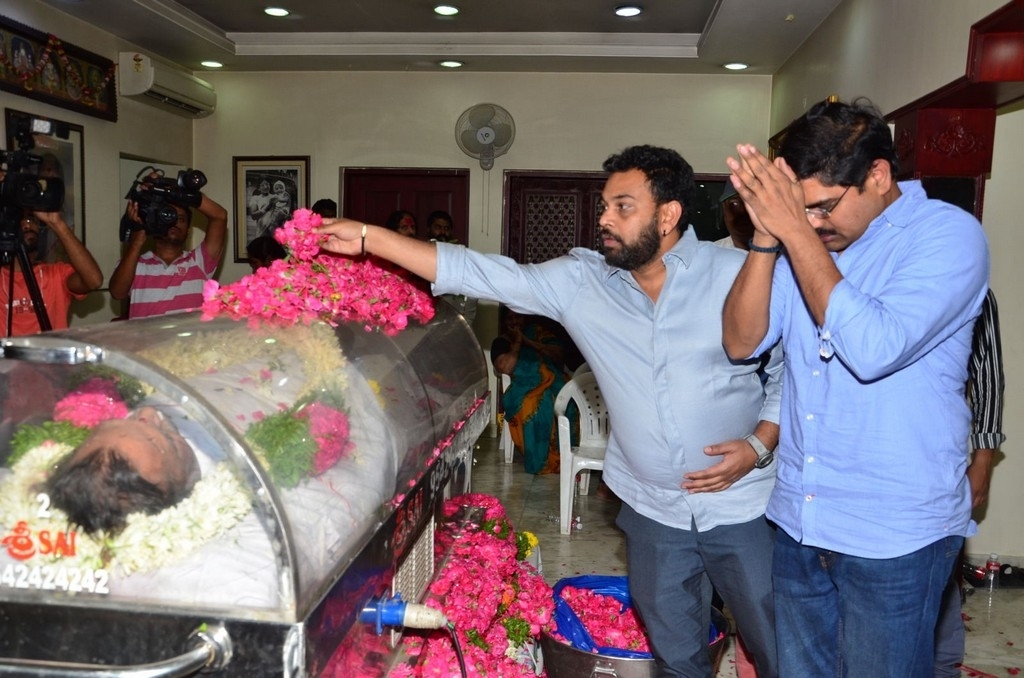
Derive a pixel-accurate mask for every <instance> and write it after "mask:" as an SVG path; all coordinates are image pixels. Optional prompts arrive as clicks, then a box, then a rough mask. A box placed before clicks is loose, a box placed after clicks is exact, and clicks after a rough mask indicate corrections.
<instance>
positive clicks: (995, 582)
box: [985, 553, 1002, 591]
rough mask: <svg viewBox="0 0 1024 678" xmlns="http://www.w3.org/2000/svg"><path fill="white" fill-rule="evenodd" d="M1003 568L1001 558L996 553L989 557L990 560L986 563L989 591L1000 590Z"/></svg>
mask: <svg viewBox="0 0 1024 678" xmlns="http://www.w3.org/2000/svg"><path fill="white" fill-rule="evenodd" d="M1001 569H1002V566H1001V565H1000V564H999V556H998V555H996V554H995V553H990V554H989V555H988V560H987V561H985V588H987V589H988V590H989V591H994V590H996V589H997V588H999V571H1000V570H1001Z"/></svg>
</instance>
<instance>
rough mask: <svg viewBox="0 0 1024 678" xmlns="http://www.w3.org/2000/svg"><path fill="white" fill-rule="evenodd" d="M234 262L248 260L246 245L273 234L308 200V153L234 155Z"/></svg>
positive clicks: (306, 203)
mask: <svg viewBox="0 0 1024 678" xmlns="http://www.w3.org/2000/svg"><path fill="white" fill-rule="evenodd" d="M234 186H235V196H234V197H235V205H234V207H235V262H237V263H241V262H245V261H248V260H249V255H248V253H247V252H246V246H247V245H248V244H249V243H250V242H252V241H253V240H254V239H256V238H258V237H260V236H264V235H267V236H272V235H273V233H274V231H275V230H277V229H278V228H280V227H281V226H282V224H284V222H286V221H288V219H290V218H291V216H292V212H294V211H295V210H296V209H298V208H300V207H306V206H307V205H308V202H309V156H308V155H304V156H235V157H234Z"/></svg>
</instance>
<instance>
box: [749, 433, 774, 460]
mask: <svg viewBox="0 0 1024 678" xmlns="http://www.w3.org/2000/svg"><path fill="white" fill-rule="evenodd" d="M744 440H746V441H747V442H748V443H750V446H751V447H753V448H754V452H756V453H757V461H755V462H754V468H765V467H766V466H768V465H769V464H771V463H772V461H773V460H774V459H775V453H774V452H772V451H771V450H769V449H768V448H767V447H765V446H764V443H762V442H761V439H760V438H758V437H757V436H755V435H754V434H753V433H751V434H750V435H749V436H747V437H746V438H744Z"/></svg>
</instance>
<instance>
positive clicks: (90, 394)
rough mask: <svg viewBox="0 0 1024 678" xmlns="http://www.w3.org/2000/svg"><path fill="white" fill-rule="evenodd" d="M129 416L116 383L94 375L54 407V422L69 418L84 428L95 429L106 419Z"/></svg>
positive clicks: (71, 421)
mask: <svg viewBox="0 0 1024 678" xmlns="http://www.w3.org/2000/svg"><path fill="white" fill-rule="evenodd" d="M126 416H128V406H127V405H125V403H124V401H123V400H122V399H121V395H120V394H119V393H118V392H117V387H116V386H115V385H114V382H112V381H110V380H109V379H102V378H100V377H93V378H92V379H89V380H88V381H85V382H83V383H82V385H81V386H79V387H78V388H76V389H75V390H74V391H72V392H71V393H69V394H67V395H66V396H64V397H63V398H61V399H60V400H59V401H58V402H57V404H56V405H55V406H54V408H53V419H54V421H67V422H70V423H71V424H73V425H75V426H81V427H82V428H93V427H95V426H96V425H97V424H99V423H100V422H102V421H106V420H107V419H121V418H123V417H126Z"/></svg>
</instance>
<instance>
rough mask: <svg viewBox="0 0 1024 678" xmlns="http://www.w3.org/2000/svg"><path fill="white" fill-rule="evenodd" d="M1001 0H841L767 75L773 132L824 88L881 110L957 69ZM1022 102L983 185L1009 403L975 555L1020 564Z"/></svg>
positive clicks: (971, 545) (1023, 557)
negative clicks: (979, 25)
mask: <svg viewBox="0 0 1024 678" xmlns="http://www.w3.org/2000/svg"><path fill="white" fill-rule="evenodd" d="M1005 4H1006V2H1005V0H971V1H970V2H963V0H900V1H899V2H892V0H844V2H843V3H842V4H841V5H840V6H839V7H838V8H836V10H835V11H834V12H833V13H832V14H831V15H830V16H829V17H828V19H827V20H826V21H825V22H824V23H823V24H822V26H821V27H820V28H819V29H818V30H817V31H816V32H815V34H814V35H813V36H812V37H811V39H809V40H808V41H807V42H806V43H805V44H804V45H803V46H802V47H801V49H800V50H799V51H798V52H797V53H796V54H795V55H794V56H793V58H791V59H790V61H789V62H788V63H787V64H786V65H785V67H784V68H783V69H782V70H781V71H780V72H779V73H778V74H777V76H776V78H775V80H774V90H773V94H772V116H771V118H772V122H771V130H772V131H773V132H775V131H777V130H779V129H782V128H783V127H784V126H785V125H786V124H787V123H788V122H789V121H790V120H792V119H793V118H794V117H796V116H798V115H800V114H801V113H803V111H804V110H806V109H807V107H808V106H809V105H810V104H813V103H814V102H816V101H819V100H821V99H823V98H825V97H826V96H827V95H829V94H838V95H839V96H840V97H841V98H842V99H844V100H849V99H851V98H853V97H857V96H867V97H868V98H870V99H871V100H872V101H873V102H874V103H875V105H876V106H878V107H879V108H880V109H881V110H882V112H883V113H885V112H887V111H892V110H895V109H897V108H899V107H901V106H903V105H905V104H908V103H910V102H912V101H914V100H915V99H918V98H920V97H921V96H924V95H925V94H928V93H929V92H931V91H933V90H935V89H937V88H939V87H941V86H943V85H946V84H948V83H949V82H951V81H953V80H956V79H957V78H959V77H961V76H963V75H964V74H965V72H966V65H967V43H968V39H969V34H970V27H971V24H973V23H975V22H977V21H978V20H980V19H982V18H984V17H985V16H988V15H989V14H991V13H992V12H993V11H995V10H996V9H998V8H1000V7H1002V6H1004V5H1005ZM1021 148H1024V107H1021V106H1015V107H1014V110H1007V111H1002V112H1000V115H999V116H998V117H997V122H996V141H995V157H994V159H993V167H992V173H991V175H990V178H989V180H988V182H987V184H986V188H985V205H984V216H983V219H982V223H983V224H984V226H985V230H986V232H987V233H988V236H989V246H990V250H991V253H992V276H991V285H992V288H993V289H994V290H995V292H996V294H997V296H998V299H999V310H1000V316H1001V318H1000V320H1001V323H1002V341H1003V356H1004V360H1005V363H1006V364H1005V372H1006V383H1007V389H1006V400H1005V417H1004V432H1005V433H1006V436H1007V441H1006V443H1005V444H1004V445H1003V450H1004V452H1005V458H1004V459H1002V460H1001V461H1000V462H998V464H997V466H996V469H995V472H994V475H993V480H992V491H991V494H990V499H989V504H988V507H987V508H986V509H984V510H982V511H980V512H978V513H977V514H976V515H975V517H976V518H978V519H979V521H980V522H979V529H978V534H977V536H975V537H973V538H971V539H969V540H968V544H967V550H968V553H969V554H972V556H973V557H975V558H978V557H980V558H981V560H984V558H983V555H984V554H987V553H989V552H990V551H991V552H995V553H999V554H1001V555H1002V556H1003V557H1004V560H1009V561H1011V562H1016V563H1017V564H1018V565H1024V531H1022V530H1021V529H1020V521H1019V518H1018V515H1019V513H1020V488H1021V487H1022V486H1024V458H1022V456H1024V454H1022V450H1024V447H1022V442H1024V421H1022V420H1021V418H1020V417H1019V416H1016V415H1017V413H1019V412H1020V408H1021V406H1022V404H1024V332H1022V330H1024V308H1022V303H1021V300H1022V296H1021V292H1020V288H1019V287H1018V286H1017V284H1016V283H1015V282H1014V280H1016V279H1017V278H1016V275H1015V274H1014V273H1013V271H1014V270H1016V269H1017V268H1018V267H1019V261H1018V260H1019V257H1020V253H1021V252H1022V251H1024V229H1022V228H1021V224H1020V222H1021V209H1020V195H1021V180H1020V177H1021V176H1022V173H1024V159H1022V158H1021V155H1020V152H1019V151H1020V149H1021Z"/></svg>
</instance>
